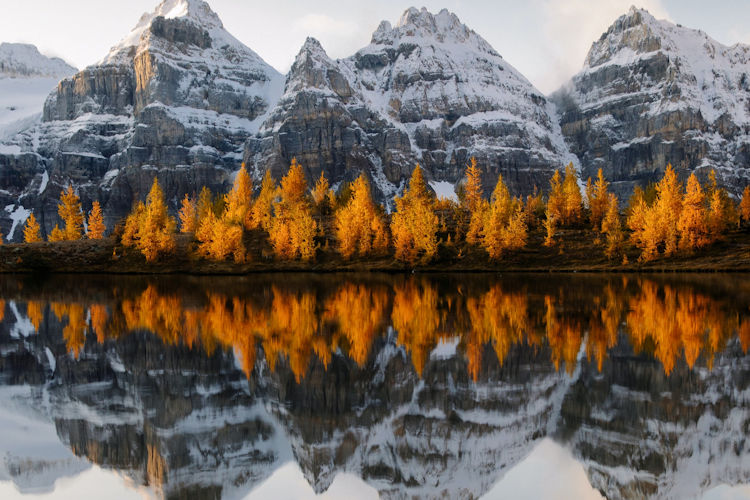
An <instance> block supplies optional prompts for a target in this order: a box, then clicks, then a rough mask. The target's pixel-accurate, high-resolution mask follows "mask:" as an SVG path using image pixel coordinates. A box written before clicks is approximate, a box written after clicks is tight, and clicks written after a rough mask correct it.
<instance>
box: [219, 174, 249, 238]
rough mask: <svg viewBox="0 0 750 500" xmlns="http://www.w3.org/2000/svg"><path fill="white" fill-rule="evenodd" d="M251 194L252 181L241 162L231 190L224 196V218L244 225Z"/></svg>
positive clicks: (229, 221)
mask: <svg viewBox="0 0 750 500" xmlns="http://www.w3.org/2000/svg"><path fill="white" fill-rule="evenodd" d="M252 195H253V181H252V180H251V179H250V175H248V173H247V170H246V169H245V164H244V163H243V164H242V166H241V167H240V170H239V172H237V176H236V177H235V178H234V184H233V185H232V189H231V191H229V193H228V194H226V195H225V197H224V200H225V208H224V216H223V217H224V220H225V221H226V222H228V223H231V224H240V225H244V223H245V218H246V217H247V214H248V213H249V212H250V208H251V207H252Z"/></svg>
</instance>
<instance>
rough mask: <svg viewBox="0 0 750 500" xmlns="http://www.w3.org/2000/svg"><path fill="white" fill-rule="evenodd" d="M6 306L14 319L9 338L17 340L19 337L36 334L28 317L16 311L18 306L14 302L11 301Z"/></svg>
mask: <svg viewBox="0 0 750 500" xmlns="http://www.w3.org/2000/svg"><path fill="white" fill-rule="evenodd" d="M8 305H9V306H10V310H11V312H12V313H13V316H15V318H16V323H15V324H14V325H13V326H12V327H11V329H10V336H11V337H13V338H14V339H17V338H20V337H28V336H29V335H33V334H34V333H36V328H34V325H33V324H32V323H31V320H30V319H29V317H28V316H24V315H23V314H21V313H20V312H19V311H18V306H17V305H16V303H15V301H12V300H11V301H10V303H9V304H8Z"/></svg>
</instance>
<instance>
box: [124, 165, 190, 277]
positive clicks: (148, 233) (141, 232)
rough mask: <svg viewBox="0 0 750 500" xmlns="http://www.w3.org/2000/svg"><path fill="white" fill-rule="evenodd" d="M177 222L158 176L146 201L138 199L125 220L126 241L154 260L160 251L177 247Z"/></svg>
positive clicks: (166, 252)
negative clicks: (172, 215)
mask: <svg viewBox="0 0 750 500" xmlns="http://www.w3.org/2000/svg"><path fill="white" fill-rule="evenodd" d="M176 226H177V223H176V222H175V220H174V219H173V218H172V217H170V216H169V214H168V212H167V205H166V203H165V202H164V192H163V191H162V190H161V186H159V181H158V179H157V178H156V177H154V183H153V184H152V186H151V190H150V191H149V193H148V196H147V197H146V203H145V204H144V203H138V204H137V205H136V207H135V209H134V210H133V212H132V213H131V214H130V215H129V216H128V218H127V219H126V221H125V231H124V232H123V236H122V243H123V245H125V246H135V247H136V248H138V249H139V250H140V251H141V253H142V254H143V255H144V256H145V257H146V260H147V261H148V262H154V261H156V259H157V258H158V257H159V256H160V255H164V254H168V253H171V252H172V251H174V248H175V240H174V232H175V228H176Z"/></svg>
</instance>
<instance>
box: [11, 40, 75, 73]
mask: <svg viewBox="0 0 750 500" xmlns="http://www.w3.org/2000/svg"><path fill="white" fill-rule="evenodd" d="M75 72H76V69H75V68H74V67H73V66H71V65H69V64H68V63H66V62H65V61H63V60H62V59H60V58H59V57H47V56H45V55H42V54H40V53H39V50H38V49H37V48H36V47H35V46H33V45H29V44H25V43H0V78H4V77H10V78H28V77H41V78H54V79H57V80H60V79H62V78H66V77H68V76H70V75H72V74H73V73H75Z"/></svg>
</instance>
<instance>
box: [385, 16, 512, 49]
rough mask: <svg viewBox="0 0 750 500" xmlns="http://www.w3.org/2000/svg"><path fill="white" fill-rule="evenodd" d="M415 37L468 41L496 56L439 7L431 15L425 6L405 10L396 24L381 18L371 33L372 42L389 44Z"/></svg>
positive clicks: (459, 21)
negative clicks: (435, 12)
mask: <svg viewBox="0 0 750 500" xmlns="http://www.w3.org/2000/svg"><path fill="white" fill-rule="evenodd" d="M418 39H426V40H432V41H437V42H439V43H457V44H463V43H467V42H469V43H471V44H473V45H474V46H477V47H478V48H481V49H482V50H483V51H486V52H491V53H492V54H494V55H498V54H497V52H495V50H494V49H492V47H491V46H490V44H489V43H487V42H486V41H485V40H484V39H483V38H482V37H481V36H479V35H478V34H476V33H475V32H474V31H473V30H471V29H469V28H468V27H467V26H466V25H465V24H463V23H462V22H461V20H460V19H459V18H458V16H456V15H455V14H453V13H452V12H450V11H448V9H442V10H441V11H440V12H438V13H437V14H432V13H431V12H430V11H428V10H427V9H426V8H424V7H422V9H421V10H420V9H417V8H415V7H411V8H409V9H407V10H406V11H405V12H404V13H403V14H402V15H401V17H400V18H399V21H398V23H396V26H395V27H394V26H392V25H391V23H389V22H388V21H383V22H382V23H380V26H378V29H377V30H375V33H373V36H372V43H373V44H393V43H394V42H395V41H400V40H403V41H404V42H406V41H410V42H412V43H413V42H416V43H419V41H418Z"/></svg>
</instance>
